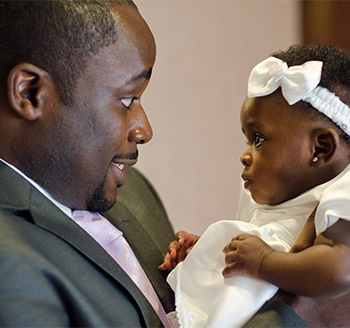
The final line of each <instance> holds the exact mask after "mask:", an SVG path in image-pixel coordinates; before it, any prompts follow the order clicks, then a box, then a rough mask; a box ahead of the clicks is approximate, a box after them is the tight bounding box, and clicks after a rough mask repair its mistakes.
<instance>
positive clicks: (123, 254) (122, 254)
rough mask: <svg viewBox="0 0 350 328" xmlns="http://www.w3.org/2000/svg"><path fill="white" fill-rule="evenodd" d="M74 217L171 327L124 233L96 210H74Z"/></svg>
mask: <svg viewBox="0 0 350 328" xmlns="http://www.w3.org/2000/svg"><path fill="white" fill-rule="evenodd" d="M72 217H73V220H74V221H75V222H76V223H77V224H78V225H80V226H81V227H82V228H83V229H84V230H85V231H86V232H87V233H89V234H90V235H91V236H92V237H93V238H94V239H95V240H96V241H97V242H98V243H99V244H100V245H101V246H102V247H103V248H104V249H105V251H106V252H107V253H108V254H109V255H110V256H111V257H112V258H113V259H114V260H115V261H116V262H117V263H118V264H119V265H120V266H121V267H122V269H123V270H124V271H125V272H126V273H127V274H128V276H129V277H130V278H131V279H132V280H133V281H134V283H135V284H136V286H137V287H138V288H139V289H140V290H141V292H142V293H143V294H144V295H145V297H146V298H147V300H148V301H149V302H150V303H151V305H152V306H153V308H154V310H155V311H156V313H157V314H158V316H159V318H160V320H161V321H162V323H163V325H164V327H170V325H169V322H168V319H167V317H166V314H165V311H164V309H163V306H162V304H161V303H160V300H159V298H158V296H157V294H156V292H155V291H154V289H153V287H152V285H151V283H150V281H149V279H148V278H147V276H146V274H145V272H144V271H143V269H142V267H141V265H140V263H139V261H138V260H137V258H136V256H135V254H134V252H133V251H132V249H131V247H130V246H129V244H128V242H127V241H126V240H125V238H124V237H123V233H122V232H121V231H120V230H118V229H117V228H116V227H115V226H114V225H112V224H111V223H110V222H109V221H108V220H107V219H106V218H104V217H103V216H102V215H100V214H99V213H96V212H88V211H73V213H72Z"/></svg>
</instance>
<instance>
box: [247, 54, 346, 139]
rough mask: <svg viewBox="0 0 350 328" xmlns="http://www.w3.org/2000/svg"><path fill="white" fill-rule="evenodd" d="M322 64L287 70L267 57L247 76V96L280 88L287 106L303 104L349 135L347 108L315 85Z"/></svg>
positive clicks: (260, 95)
mask: <svg viewBox="0 0 350 328" xmlns="http://www.w3.org/2000/svg"><path fill="white" fill-rule="evenodd" d="M322 65H323V63H322V62H321V61H308V62H306V63H304V64H303V65H300V66H291V67H289V68H288V65H287V64H286V63H285V62H284V61H282V60H280V59H278V58H275V57H269V58H267V59H265V60H264V61H262V62H261V63H259V64H257V65H256V66H255V67H254V68H253V70H252V72H251V73H250V76H249V79H248V97H249V98H253V97H262V96H267V95H269V94H271V93H273V92H274V91H276V90H277V89H278V88H279V87H281V91H282V95H283V97H284V99H286V101H287V102H288V104H289V105H293V104H295V103H297V102H298V101H300V100H303V101H306V102H308V103H309V104H311V105H312V106H313V107H314V108H315V109H317V110H318V111H319V112H321V113H323V114H324V115H326V116H327V117H328V118H329V119H331V120H332V121H333V122H334V123H335V124H337V125H338V126H339V127H340V128H341V129H342V130H343V131H344V132H345V133H346V134H347V135H350V109H349V107H348V106H347V105H345V104H344V103H343V102H342V101H341V100H340V99H339V98H338V97H337V96H336V95H335V94H334V93H333V92H330V91H329V90H328V89H326V88H323V87H318V86H317V85H318V84H319V83H320V81H321V74H322Z"/></svg>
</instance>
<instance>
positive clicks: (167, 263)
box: [158, 231, 199, 270]
mask: <svg viewBox="0 0 350 328" xmlns="http://www.w3.org/2000/svg"><path fill="white" fill-rule="evenodd" d="M198 239H199V236H196V235H193V234H191V233H188V232H186V231H179V232H178V233H177V234H176V240H174V241H172V242H171V243H170V244H169V247H168V252H167V253H166V254H165V256H164V261H163V263H162V264H161V265H160V266H159V267H158V268H159V269H160V270H171V269H174V268H175V267H176V265H177V264H178V263H179V262H181V261H183V260H184V259H185V257H186V256H187V254H188V253H189V252H190V250H191V249H192V247H193V246H194V245H195V244H196V242H197V241H198Z"/></svg>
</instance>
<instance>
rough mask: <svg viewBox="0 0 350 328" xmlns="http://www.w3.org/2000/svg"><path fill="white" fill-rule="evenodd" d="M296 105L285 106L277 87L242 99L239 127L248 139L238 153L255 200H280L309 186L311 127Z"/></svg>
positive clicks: (292, 195) (278, 201) (278, 202)
mask: <svg viewBox="0 0 350 328" xmlns="http://www.w3.org/2000/svg"><path fill="white" fill-rule="evenodd" d="M297 106H299V105H298V104H296V105H294V106H289V105H288V103H287V102H286V101H285V100H284V98H283V96H282V95H281V93H280V92H279V91H277V92H275V93H274V94H272V95H270V96H266V97H259V98H252V99H246V101H245V102H244V104H243V106H242V110H241V124H242V130H243V133H244V135H245V136H246V138H247V141H248V148H247V150H246V151H245V152H244V153H243V154H242V156H241V162H242V164H243V165H244V169H243V172H242V178H243V180H244V187H245V188H246V189H247V190H249V191H250V193H251V195H252V198H253V199H254V200H255V201H256V202H257V203H259V204H268V205H276V204H280V203H282V202H284V201H287V200H289V199H291V198H294V197H296V196H298V195H299V194H301V193H302V192H304V191H306V190H308V189H309V188H311V187H312V182H311V181H310V179H309V176H308V173H309V172H310V168H311V165H310V161H311V159H312V147H311V140H312V139H311V128H310V124H309V123H308V120H307V119H305V117H304V119H302V117H301V115H302V114H301V112H300V111H299V110H298V109H299V108H297Z"/></svg>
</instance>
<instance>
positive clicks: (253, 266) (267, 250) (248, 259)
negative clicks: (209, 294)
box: [222, 234, 275, 279]
mask: <svg viewBox="0 0 350 328" xmlns="http://www.w3.org/2000/svg"><path fill="white" fill-rule="evenodd" d="M274 251H275V250H274V249H273V248H272V247H270V246H269V245H267V244H266V243H265V242H264V241H263V240H261V239H260V238H259V237H257V236H253V235H249V234H241V235H238V236H236V237H235V238H233V239H232V240H231V242H230V243H229V244H227V245H226V246H225V247H224V249H223V252H224V253H225V254H226V255H225V263H226V267H225V268H224V270H223V271H222V274H223V276H224V277H225V278H226V277H230V276H232V275H233V274H241V275H244V276H248V277H252V278H256V279H260V276H259V272H260V268H261V266H262V263H263V262H264V260H265V259H266V258H267V257H268V256H269V255H270V254H271V253H273V252H274Z"/></svg>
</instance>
